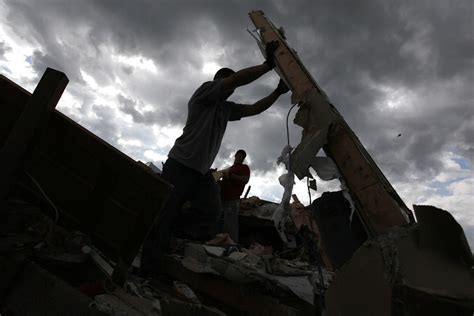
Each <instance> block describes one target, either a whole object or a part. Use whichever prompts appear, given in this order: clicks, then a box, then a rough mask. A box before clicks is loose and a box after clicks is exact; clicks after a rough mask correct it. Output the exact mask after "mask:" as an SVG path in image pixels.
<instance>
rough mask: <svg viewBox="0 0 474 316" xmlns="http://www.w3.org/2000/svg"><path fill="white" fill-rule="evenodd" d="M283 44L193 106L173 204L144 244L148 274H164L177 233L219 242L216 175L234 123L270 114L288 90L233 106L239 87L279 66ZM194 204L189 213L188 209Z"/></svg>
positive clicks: (177, 155) (219, 79) (174, 164)
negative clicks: (164, 261) (217, 159)
mask: <svg viewBox="0 0 474 316" xmlns="http://www.w3.org/2000/svg"><path fill="white" fill-rule="evenodd" d="M277 46H278V43H277V42H270V43H268V44H267V46H266V49H265V52H266V60H265V62H264V63H263V64H261V65H258V66H253V67H249V68H245V69H242V70H239V71H237V72H234V71H233V70H232V69H229V68H222V69H220V70H218V71H217V73H216V74H215V76H214V80H213V81H208V82H205V83H203V84H202V85H201V86H200V87H199V88H198V89H197V90H196V91H195V92H194V94H193V95H192V96H191V99H190V100H189V102H188V117H187V120H186V125H185V126H184V129H183V134H182V135H181V136H180V137H179V138H178V139H176V142H175V144H174V146H173V148H171V150H170V152H169V154H168V160H167V161H166V163H165V164H164V166H163V173H162V176H163V177H164V178H165V179H166V180H168V181H169V182H171V183H172V184H173V185H174V189H173V191H172V193H171V196H170V197H169V199H168V201H167V202H166V204H165V205H164V207H163V208H162V210H161V211H160V214H159V215H158V220H157V222H156V224H155V225H154V227H153V228H152V230H151V232H150V234H149V236H148V238H147V240H146V241H145V243H144V245H143V255H142V272H143V273H144V274H149V273H155V272H158V267H157V265H158V263H159V260H160V258H161V255H162V254H163V252H164V251H166V250H167V248H168V247H169V243H170V240H171V237H172V234H173V232H175V233H186V237H188V238H193V239H197V240H207V239H210V238H212V237H214V234H215V233H216V232H217V226H218V225H217V224H218V222H219V219H220V217H221V213H222V210H221V200H220V194H219V191H218V186H217V184H216V183H215V181H214V177H213V176H212V173H211V172H210V170H209V169H210V167H211V166H212V164H213V162H214V158H215V157H216V155H217V153H218V151H219V148H220V146H221V142H222V138H223V136H224V132H225V129H226V127H227V122H228V121H237V120H240V119H241V118H243V117H247V116H253V115H256V114H259V113H261V112H263V111H265V110H266V109H268V108H269V107H270V106H271V105H272V104H273V103H274V102H275V101H276V100H277V99H278V97H279V96H280V95H282V94H284V93H286V92H288V87H287V86H286V85H285V83H284V82H283V81H281V80H280V82H279V84H278V87H277V88H276V89H275V90H274V91H273V92H272V93H270V94H269V95H268V96H266V97H264V98H263V99H261V100H259V101H257V102H256V103H254V104H252V105H244V104H237V103H234V102H230V101H227V98H229V97H230V96H231V95H232V93H233V92H234V90H235V89H236V88H238V87H241V86H244V85H246V84H249V83H251V82H252V81H254V80H256V79H258V78H260V77H261V76H262V75H263V74H265V73H267V72H269V71H270V70H272V69H273V68H274V67H275V62H274V60H273V56H274V52H275V50H276V48H277ZM186 201H189V202H190V208H188V209H187V210H186V211H185V212H184V211H183V210H182V206H183V204H184V203H185V202H186Z"/></svg>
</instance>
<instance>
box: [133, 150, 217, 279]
mask: <svg viewBox="0 0 474 316" xmlns="http://www.w3.org/2000/svg"><path fill="white" fill-rule="evenodd" d="M162 176H163V177H164V178H165V179H166V180H168V181H169V182H171V183H172V184H173V185H174V189H173V191H172V193H171V196H170V197H169V199H168V201H167V202H166V204H165V205H164V207H163V208H162V210H161V211H160V213H159V215H158V219H157V222H156V223H155V225H154V226H153V228H152V231H151V232H150V234H149V235H148V237H147V240H146V241H145V243H144V244H143V251H142V259H141V270H142V272H144V273H145V274H146V273H152V272H158V269H159V267H158V263H159V259H160V257H161V256H162V255H163V253H164V252H166V250H167V249H168V247H169V245H170V240H171V238H172V236H173V234H177V235H179V236H181V237H185V238H191V239H197V240H202V241H204V240H209V239H212V238H213V237H214V236H215V234H216V233H217V223H218V221H219V219H220V217H221V212H222V210H221V201H220V198H219V188H218V186H217V184H216V183H215V181H214V177H213V176H212V173H211V172H207V173H206V174H205V175H202V174H200V173H199V172H197V171H196V170H193V169H191V168H188V167H186V166H184V165H183V164H181V163H180V162H178V161H176V160H174V159H172V158H169V159H168V160H167V161H166V163H165V165H164V166H163V173H162ZM186 201H189V202H190V204H191V207H190V208H186V209H182V206H183V204H184V203H185V202H186Z"/></svg>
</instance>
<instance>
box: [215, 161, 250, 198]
mask: <svg viewBox="0 0 474 316" xmlns="http://www.w3.org/2000/svg"><path fill="white" fill-rule="evenodd" d="M231 174H235V175H237V176H239V177H250V169H249V167H248V166H247V165H244V164H234V165H232V167H230V168H229V175H231ZM245 184H246V182H242V181H238V180H233V179H223V180H222V183H221V196H222V200H223V201H232V200H238V199H240V196H241V195H242V192H244V188H245Z"/></svg>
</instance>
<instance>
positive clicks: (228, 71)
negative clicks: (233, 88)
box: [214, 68, 235, 80]
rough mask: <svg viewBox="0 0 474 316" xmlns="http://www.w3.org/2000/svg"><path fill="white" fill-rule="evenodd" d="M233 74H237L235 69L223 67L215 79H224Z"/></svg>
mask: <svg viewBox="0 0 474 316" xmlns="http://www.w3.org/2000/svg"><path fill="white" fill-rule="evenodd" d="M233 74H235V71H233V70H232V69H230V68H221V69H219V70H218V71H217V72H216V74H215V75H214V80H217V79H224V78H226V77H229V76H231V75H233Z"/></svg>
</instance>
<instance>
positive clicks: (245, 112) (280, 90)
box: [240, 79, 289, 117]
mask: <svg viewBox="0 0 474 316" xmlns="http://www.w3.org/2000/svg"><path fill="white" fill-rule="evenodd" d="M288 91H289V89H288V87H287V85H286V84H285V82H284V81H283V80H281V79H280V81H279V82H278V87H277V88H276V89H275V90H273V92H272V93H270V94H269V95H268V96H266V97H265V98H263V99H261V100H259V101H257V102H255V103H254V104H253V105H249V106H245V107H242V108H241V109H240V111H241V114H242V117H246V116H252V115H257V114H260V113H262V112H263V111H265V110H266V109H268V108H269V107H270V106H272V104H273V103H275V101H276V100H277V99H278V97H280V95H282V94H285V93H287V92H288Z"/></svg>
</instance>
